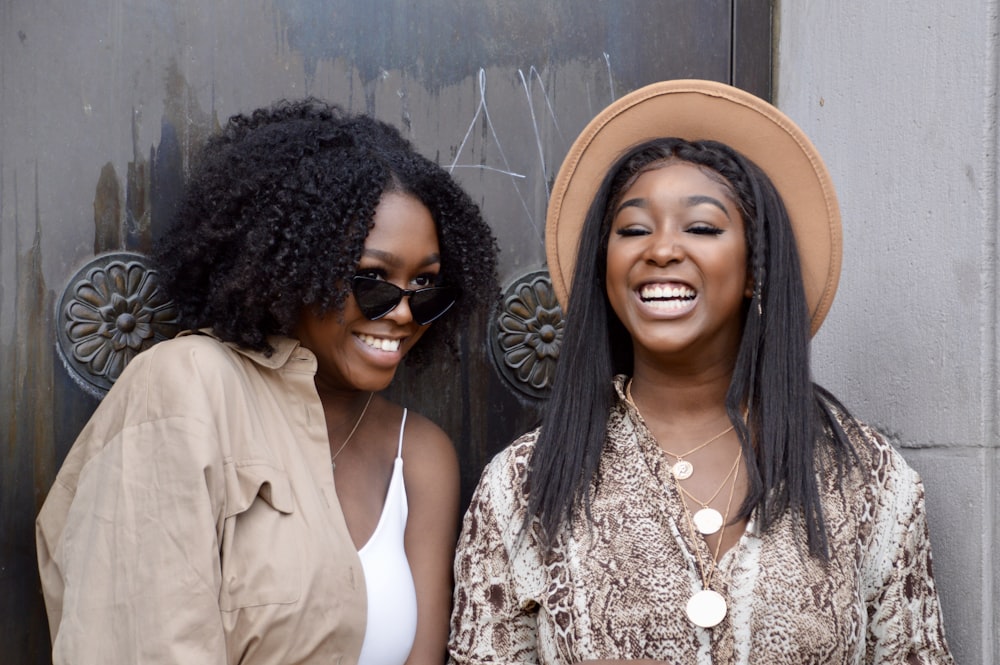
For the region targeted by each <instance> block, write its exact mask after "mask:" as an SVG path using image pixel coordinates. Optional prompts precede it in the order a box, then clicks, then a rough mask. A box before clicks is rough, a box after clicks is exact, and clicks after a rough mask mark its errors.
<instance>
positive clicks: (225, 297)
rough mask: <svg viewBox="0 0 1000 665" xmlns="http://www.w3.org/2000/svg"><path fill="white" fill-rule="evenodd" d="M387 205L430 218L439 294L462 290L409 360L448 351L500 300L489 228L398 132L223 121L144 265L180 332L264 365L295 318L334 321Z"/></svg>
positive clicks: (300, 114) (306, 109)
mask: <svg viewBox="0 0 1000 665" xmlns="http://www.w3.org/2000/svg"><path fill="white" fill-rule="evenodd" d="M386 192H400V193H404V194H410V195H413V196H415V197H416V198H418V199H419V200H420V201H421V202H423V204H424V205H425V206H427V209H428V210H429V211H430V213H431V216H432V217H433V218H434V222H435V224H436V225H437V231H438V240H439V244H440V250H441V251H440V254H441V275H442V276H443V278H444V283H446V284H449V285H453V286H457V287H459V288H460V289H461V295H460V297H459V299H458V301H457V302H456V304H455V306H454V307H453V308H452V309H451V311H449V313H448V315H447V316H445V317H443V318H441V319H440V320H438V321H436V322H435V323H434V324H433V325H432V326H431V328H430V329H429V330H428V331H427V333H426V334H425V335H424V337H423V338H422V339H421V341H420V343H419V344H418V347H417V348H415V349H414V352H417V351H420V353H412V352H411V354H410V356H411V357H414V356H415V357H417V358H422V357H426V355H427V353H426V351H425V349H432V348H435V347H438V346H440V345H442V344H443V345H444V346H446V347H448V348H450V349H451V350H452V351H454V350H455V349H456V343H457V339H458V335H459V333H460V332H461V331H462V330H464V329H465V327H466V325H467V323H468V321H469V320H470V317H471V316H472V315H473V313H474V311H475V310H476V308H477V307H483V308H487V310H488V308H490V307H492V306H493V304H494V303H495V300H496V298H497V296H498V293H499V288H498V286H497V278H496V253H497V246H496V240H495V239H494V237H493V233H492V231H491V230H490V227H489V226H488V225H487V224H486V223H485V222H484V221H483V219H482V217H481V215H480V213H479V208H478V207H477V206H476V205H475V204H474V203H473V202H472V200H471V199H470V198H469V196H468V195H467V194H466V193H465V192H464V191H463V190H462V189H461V188H460V187H459V186H458V184H457V183H455V181H454V180H453V179H452V178H451V176H450V175H449V174H448V172H447V171H445V170H444V169H443V168H441V167H440V166H438V165H437V164H435V163H434V162H432V161H431V160H429V159H427V158H425V157H423V156H421V155H419V154H418V153H417V152H416V151H415V150H414V148H413V146H412V145H411V144H410V143H409V141H407V140H406V139H404V138H403V136H402V135H401V134H400V133H399V131H398V130H397V129H396V128H394V127H392V126H391V125H389V124H386V123H384V122H381V121H379V120H376V119H374V118H371V117H369V116H366V115H361V114H349V113H347V112H345V111H344V110H343V109H342V108H340V107H339V106H336V105H333V104H328V103H326V102H323V101H320V100H317V99H312V98H310V99H305V100H301V101H281V102H278V103H276V104H274V105H273V106H271V107H270V108H263V109H258V110H256V111H254V112H253V113H251V114H250V115H236V116H233V117H232V118H230V119H229V122H228V123H227V124H226V126H225V127H224V128H223V130H222V132H221V133H220V134H218V135H216V136H214V137H213V138H211V139H209V141H208V142H207V143H206V145H205V147H204V149H203V150H202V152H201V153H200V155H199V158H198V161H197V165H196V167H195V168H194V170H193V172H192V174H191V176H190V178H189V179H188V184H187V187H186V191H185V194H184V197H183V198H182V200H181V202H180V205H179V208H178V214H177V217H176V219H175V220H174V224H173V226H172V227H171V228H170V229H169V230H168V231H167V233H166V234H165V235H164V236H163V237H162V238H161V239H160V241H159V242H158V243H157V246H156V250H155V252H154V254H155V256H154V261H155V263H156V265H157V268H158V272H159V275H160V278H161V279H162V280H163V284H164V287H165V288H166V290H167V292H168V293H169V294H170V296H171V297H172V298H173V299H174V300H175V301H176V302H177V305H178V308H179V310H180V316H181V324H182V325H183V326H184V327H187V328H202V327H210V328H212V329H213V331H214V333H215V334H216V335H217V336H218V337H220V338H221V339H223V340H225V341H229V342H234V343H236V344H238V345H240V346H242V347H244V348H248V349H253V350H256V351H263V352H265V353H268V354H269V353H271V352H272V351H273V349H272V347H271V346H270V345H269V344H268V342H267V337H268V335H289V334H291V333H292V331H293V329H294V327H295V325H296V322H297V320H298V318H299V315H300V313H301V312H302V311H303V309H304V308H306V307H312V308H313V309H314V310H315V311H316V312H318V313H330V312H339V311H341V310H342V308H343V305H344V302H345V299H346V298H347V296H348V294H349V293H350V279H351V277H352V276H353V275H354V271H355V269H356V268H357V265H358V262H359V260H360V258H361V253H362V250H363V248H364V243H365V238H366V237H367V236H368V232H369V230H370V229H371V228H372V225H373V223H374V222H373V218H374V216H375V207H376V206H377V205H378V203H379V200H380V198H381V197H382V195H383V194H384V193H386Z"/></svg>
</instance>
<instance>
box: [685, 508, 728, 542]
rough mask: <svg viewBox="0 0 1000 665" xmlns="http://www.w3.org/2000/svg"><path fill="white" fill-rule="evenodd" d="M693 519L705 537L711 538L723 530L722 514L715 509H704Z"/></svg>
mask: <svg viewBox="0 0 1000 665" xmlns="http://www.w3.org/2000/svg"><path fill="white" fill-rule="evenodd" d="M691 519H692V520H694V525H695V526H696V527H697V528H698V533H700V534H701V535H703V536H710V535H712V534H713V533H716V532H717V531H718V530H719V529H721V528H722V513H720V512H719V511H718V510H716V509H714V508H702V509H701V510H699V511H698V512H696V513H695V514H694V517H692V518H691Z"/></svg>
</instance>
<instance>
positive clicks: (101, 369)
mask: <svg viewBox="0 0 1000 665" xmlns="http://www.w3.org/2000/svg"><path fill="white" fill-rule="evenodd" d="M144 259H145V257H143V256H142V255H137V254H124V253H119V254H115V255H110V256H103V257H98V258H97V259H95V260H94V261H93V262H92V263H91V264H89V265H88V266H86V267H84V269H83V270H81V271H80V272H79V273H77V277H76V278H75V279H74V280H73V281H71V282H70V284H69V286H68V287H67V289H66V292H65V293H64V294H63V303H62V305H61V307H60V309H61V311H62V317H63V321H64V326H63V332H64V336H63V337H62V339H61V340H60V341H61V342H62V343H63V345H64V348H62V349H61V351H62V352H63V356H64V358H65V359H66V360H67V362H68V363H69V365H70V366H71V367H72V368H73V369H74V370H76V371H77V373H78V374H79V375H80V377H79V378H82V379H83V380H85V381H87V382H88V383H89V384H92V385H93V386H95V387H97V388H99V389H102V390H107V389H108V388H110V387H111V385H112V384H113V383H114V382H115V381H116V380H117V379H118V377H119V376H121V373H122V371H123V370H124V369H125V366H126V365H127V364H128V363H129V361H131V360H132V358H134V357H135V356H136V355H137V354H138V353H139V352H140V351H143V350H145V349H147V348H149V347H150V346H152V345H153V344H155V343H156V342H159V341H162V340H165V339H169V338H171V337H173V336H174V335H175V334H177V332H178V324H177V315H178V312H177V307H176V306H175V305H174V303H173V302H172V301H170V300H168V299H167V297H166V295H165V294H164V292H163V290H162V289H161V288H160V286H159V281H158V279H157V276H156V271H155V270H152V269H150V268H148V267H147V266H146V265H145V263H144Z"/></svg>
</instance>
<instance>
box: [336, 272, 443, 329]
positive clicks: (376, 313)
mask: <svg viewBox="0 0 1000 665" xmlns="http://www.w3.org/2000/svg"><path fill="white" fill-rule="evenodd" d="M352 287H353V290H354V301H355V302H356V303H357V304H358V309H360V310H361V313H362V314H364V315H365V318H368V319H371V320H372V321H375V320H377V319H381V318H382V317H383V316H385V315H386V314H388V313H389V312H391V311H392V310H394V309H395V308H396V306H397V305H399V303H400V301H401V300H402V299H403V296H404V294H405V293H406V292H404V291H403V289H401V288H399V287H398V286H396V285H395V284H392V283H390V282H386V281H384V280H381V279H374V278H372V277H361V276H360V275H357V276H355V277H354V279H353V280H352ZM409 293H410V313H411V314H413V320H414V321H416V322H417V323H419V324H420V325H422V326H426V325H427V324H428V323H430V322H432V321H434V320H436V319H438V318H440V317H441V315H443V314H444V313H445V312H447V311H448V310H449V309H451V306H452V305H454V304H455V301H456V300H457V299H458V289H456V288H452V287H448V286H432V287H427V288H425V289H417V290H416V291H411V292H409Z"/></svg>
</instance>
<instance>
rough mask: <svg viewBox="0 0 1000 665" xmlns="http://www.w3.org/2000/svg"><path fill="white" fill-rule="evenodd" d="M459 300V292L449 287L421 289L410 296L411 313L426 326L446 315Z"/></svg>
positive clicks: (418, 321)
mask: <svg viewBox="0 0 1000 665" xmlns="http://www.w3.org/2000/svg"><path fill="white" fill-rule="evenodd" d="M457 299H458V290H457V289H453V288H451V287H447V286H437V287H433V288H428V289H419V290H418V291H416V292H415V293H414V294H413V295H411V296H410V311H411V312H413V318H414V319H415V320H416V322H417V323H419V324H420V325H422V326H426V325H427V324H428V323H430V322H431V321H434V320H436V319H438V318H440V317H441V316H442V315H444V313H445V312H447V311H448V310H449V309H451V306H452V305H454V304H455V300H457Z"/></svg>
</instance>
